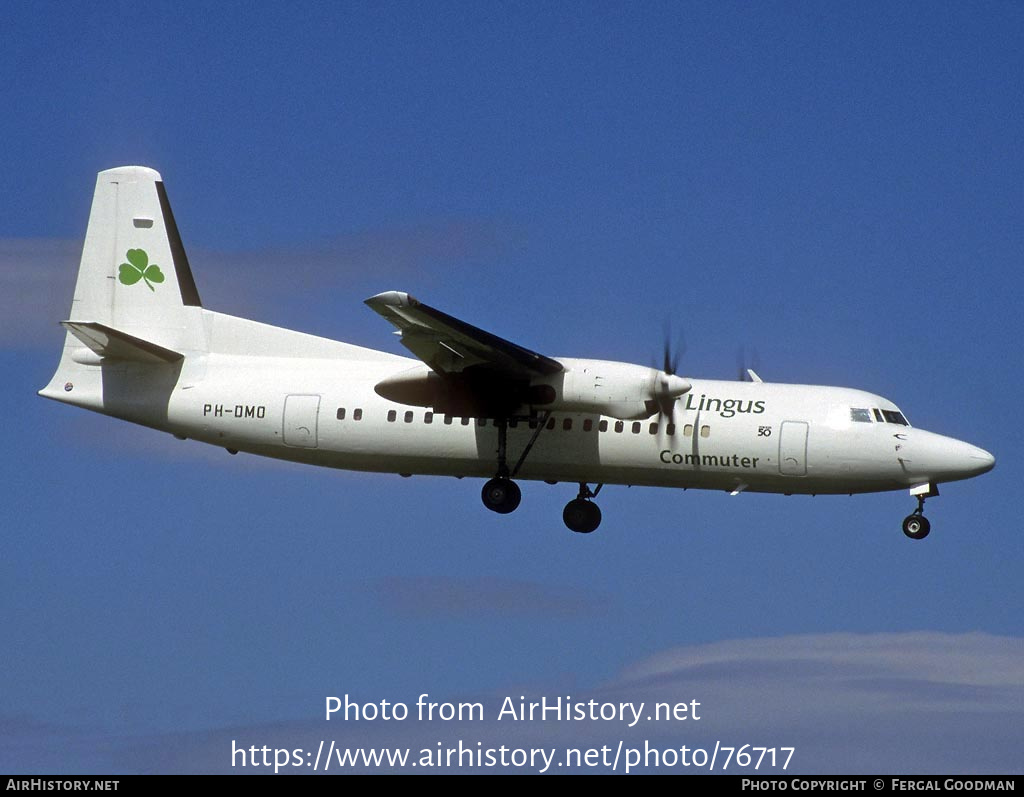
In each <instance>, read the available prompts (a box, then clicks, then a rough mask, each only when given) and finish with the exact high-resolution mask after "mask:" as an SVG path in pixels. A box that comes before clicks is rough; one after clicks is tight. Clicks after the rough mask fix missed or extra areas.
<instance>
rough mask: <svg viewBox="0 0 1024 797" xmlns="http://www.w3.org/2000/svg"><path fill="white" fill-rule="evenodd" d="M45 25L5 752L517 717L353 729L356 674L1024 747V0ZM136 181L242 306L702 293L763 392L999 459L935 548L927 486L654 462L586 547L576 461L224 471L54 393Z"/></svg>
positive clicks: (32, 188) (154, 760) (192, 767)
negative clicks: (90, 262) (113, 196)
mask: <svg viewBox="0 0 1024 797" xmlns="http://www.w3.org/2000/svg"><path fill="white" fill-rule="evenodd" d="M5 22H6V24H5V25H4V32H3V33H2V34H0V37H2V38H0V44H2V46H0V70H2V74H5V75H7V76H8V81H7V85H6V86H5V88H4V92H3V97H4V100H3V105H4V113H3V114H2V115H0V134H2V137H3V140H4V141H6V142H7V146H6V147H5V148H4V151H5V153H6V154H5V155H4V156H0V158H2V164H3V173H4V185H5V186H6V190H5V192H4V193H5V196H6V202H5V207H4V213H3V214H2V215H0V318H2V321H0V361H2V363H3V366H4V372H5V373H6V375H7V378H6V379H5V380H4V385H3V388H0V401H2V407H3V411H4V417H6V418H7V419H8V424H7V431H6V441H7V442H6V444H5V446H4V449H3V450H4V455H3V457H2V458H0V476H2V478H3V482H4V484H5V485H6V489H5V491H4V494H5V498H6V500H5V502H4V510H3V513H2V515H0V517H2V518H3V527H4V529H5V531H6V536H7V546H6V547H7V550H6V555H5V556H4V557H3V558H2V561H0V605H2V607H3V617H4V639H5V643H6V652H5V655H4V656H3V657H2V659H3V660H2V662H0V681H2V683H3V688H2V690H0V740H2V743H0V770H2V771H24V772H41V771H45V772H80V773H81V772H111V771H116V772H137V771H138V772H148V771H161V772H162V771H184V772H189V771H218V770H221V771H230V762H229V752H230V739H232V738H238V739H245V740H251V741H250V742H248V743H253V744H263V743H268V744H274V743H275V742H277V743H280V745H281V746H288V747H294V746H298V744H308V743H309V742H310V740H318V739H321V738H324V739H332V738H333V739H338V740H341V739H347V740H348V741H349V743H352V744H361V743H362V744H370V743H372V744H376V745H383V744H388V743H393V744H411V745H419V744H421V743H422V744H424V745H425V746H429V745H431V744H436V742H437V741H439V740H443V739H448V738H449V737H450V736H451V734H453V733H456V732H457V731H459V732H462V733H463V734H464V738H479V739H489V740H501V739H505V738H508V737H510V736H511V735H512V733H511V731H507V730H506V729H505V728H503V727H501V726H500V725H498V724H497V723H486V724H485V725H481V726H479V727H472V728H468V729H453V728H452V727H431V726H428V725H422V726H421V725H418V724H412V723H408V724H405V725H403V726H401V727H398V726H384V725H377V726H374V727H373V728H372V729H369V730H367V729H366V728H365V726H363V727H349V726H346V725H343V724H340V723H332V724H328V723H325V722H324V721H323V718H322V707H323V701H324V697H325V696H326V695H344V694H346V693H347V694H350V695H353V696H357V697H358V699H360V700H361V701H367V702H372V701H380V700H382V699H388V700H393V701H406V702H414V701H415V699H416V698H417V696H418V695H419V694H421V693H424V692H426V693H429V694H431V695H432V696H436V697H437V698H438V699H446V700H458V699H468V698H473V699H476V698H478V697H480V696H483V697H480V699H483V700H484V701H486V702H487V705H488V706H490V705H492V704H493V703H494V701H495V700H497V701H498V704H500V697H501V696H504V695H507V694H515V695H517V696H518V695H519V694H528V695H537V696H539V695H557V694H568V693H571V694H573V695H579V696H580V697H587V696H590V695H613V696H615V699H617V700H619V699H622V700H640V699H645V698H644V697H643V695H649V697H648V698H647V699H651V700H653V699H655V698H654V696H655V695H658V696H664V699H675V697H674V696H677V695H678V696H680V697H679V699H683V697H685V696H687V695H688V696H689V697H692V698H695V699H698V700H702V702H703V704H704V706H705V711H706V716H707V717H708V719H707V720H706V721H705V722H706V724H705V725H702V726H700V727H699V728H694V727H693V726H689V727H686V728H680V729H669V730H667V731H666V730H665V729H662V730H661V731H659V733H661V734H664V735H665V736H664V738H665V739H667V740H668V741H675V742H679V741H680V740H682V741H683V742H685V741H686V740H687V739H692V740H698V741H699V740H702V739H703V740H705V741H706V740H708V739H714V738H716V735H717V736H721V737H722V741H723V743H726V744H728V743H735V744H736V745H740V744H744V743H747V742H750V743H762V744H776V745H783V744H795V745H796V747H797V752H796V755H795V757H794V762H793V764H792V766H791V771H794V770H795V771H799V772H843V773H846V772H855V771H866V772H876V771H893V772H908V773H909V772H934V771H942V772H990V773H991V772H1010V771H1014V772H1020V771H1021V770H1020V763H1019V762H1020V755H1019V728H1020V727H1021V721H1022V720H1024V716H1022V709H1021V707H1022V706H1024V645H1022V640H1024V620H1022V616H1024V614H1022V612H1021V588H1020V572H1021V569H1022V564H1024V561H1022V560H1024V555H1022V552H1021V545H1020V540H1019V534H1018V532H1019V527H1020V523H1019V519H1018V513H1017V511H1016V510H1017V502H1016V501H1015V500H1014V497H1015V495H1016V488H1017V486H1018V483H1019V481H1020V477H1021V475H1022V474H1021V467H1020V465H1019V457H1018V456H1017V452H1019V451H1020V450H1021V447H1022V445H1024V440H1022V439H1021V433H1020V428H1019V424H1017V423H1016V420H1015V419H1016V418H1017V417H1018V415H1019V401H1018V399H1017V397H1018V396H1019V395H1020V393H1021V387H1022V385H1021V376H1020V365H1021V357H1020V353H1019V351H1020V346H1019V339H1020V337H1021V323H1020V312H1019V308H1018V304H1019V301H1018V297H1019V295H1020V293H1021V277H1020V272H1021V265H1022V253H1024V232H1022V231H1024V224H1022V223H1021V222H1022V210H1024V192H1022V188H1021V186H1022V185H1024V174H1022V172H1024V169H1022V165H1024V155H1022V152H1024V147H1022V146H1021V143H1022V136H1021V133H1022V121H1024V115H1022V96H1021V94H1022V88H1021V86H1022V85H1024V84H1022V81H1021V74H1022V71H1024V69H1022V68H1024V54H1022V52H1024V51H1022V50H1021V48H1020V41H1021V40H1022V34H1024V10H1022V8H1021V6H1020V5H1019V4H1012V3H989V4H984V5H982V6H974V7H970V8H968V7H967V6H957V5H954V4H947V5H934V4H927V5H926V4H920V3H903V4H897V5H895V6H894V5H892V4H873V3H863V4H854V5H852V6H851V5H847V6H839V5H834V4H832V5H822V4H813V3H806V4H802V3H782V4H759V5H756V6H750V5H749V4H729V3H715V4H690V3H669V4H657V3H644V4H640V5H632V4H611V3H588V4H568V3H563V4H555V5H551V4H529V3H515V4H488V5H483V6H482V5H479V4H468V3H435V4H412V3H392V4H383V3H382V4H368V3H366V4H340V3H339V4H328V3H323V4H317V3H289V4H283V5H281V6H280V7H273V6H269V5H268V6H266V7H264V6H253V5H252V4H249V3H235V4H232V3H221V4H215V5H213V6H210V5H207V4H203V5H202V6H199V5H195V6H190V5H189V4H185V5H184V6H183V5H182V4H180V3H176V4H170V3H148V4H145V5H144V6H140V5H139V4H134V3H109V4H102V5H101V6H99V7H98V6H96V5H95V4H84V3H83V4H73V3H20V2H16V3H12V4H9V5H8V6H6V7H5ZM129 163H137V164H142V165H148V166H152V167H154V168H156V169H158V170H160V171H161V172H162V174H163V176H164V179H165V181H166V184H167V187H168V193H169V195H170V199H171V202H172V203H173V206H174V210H175V214H176V217H177V221H178V225H179V227H180V229H181V232H182V235H183V238H184V240H185V245H186V247H187V249H188V252H189V256H190V259H191V261H192V265H193V270H194V272H195V276H196V281H197V283H198V287H199V290H200V294H201V296H202V298H203V301H204V304H205V305H206V306H207V307H209V308H211V309H216V310H220V311H223V312H228V313H233V314H237V315H244V316H246V317H253V318H256V319H258V320H261V321H266V322H269V323H273V324H277V325H281V326H287V327H291V328H296V329H301V330H304V331H309V332H313V333H316V334H320V335H323V336H326V337H333V338H338V339H342V340H347V341H351V342H354V343H358V344H360V345H365V346H371V347H375V348H382V349H386V350H388V351H393V352H399V347H398V346H397V341H396V339H395V338H394V337H393V336H392V335H391V334H390V333H391V328H390V327H389V325H387V324H386V323H385V322H383V320H382V319H380V318H379V317H378V316H376V314H374V313H372V312H370V311H369V310H368V309H367V308H365V307H364V306H363V305H362V300H363V299H365V298H366V297H368V296H370V295H372V294H375V293H378V292H380V291H383V290H391V289H397V290H407V291H410V292H412V293H414V294H416V295H417V296H419V297H420V298H422V299H424V300H425V301H428V302H429V303H430V304H432V305H434V306H437V307H439V308H442V309H444V310H446V311H448V312H450V313H452V314H454V315H457V316H459V317H462V318H465V319H466V320H467V321H470V322H471V323H474V324H477V325H478V326H481V327H484V328H486V329H489V330H491V331H493V332H495V333H497V334H499V335H503V336H505V337H508V338H510V339H512V340H515V341H516V342H518V343H520V344H522V345H524V346H528V347H530V348H533V349H536V350H538V351H542V352H544V353H546V354H549V355H552V356H592V357H601V358H607V359H621V360H627V361H633V362H641V363H650V362H652V360H653V359H654V358H656V357H657V356H659V350H660V345H661V341H660V338H661V335H662V330H663V325H664V321H665V320H666V319H671V321H672V324H673V328H674V329H678V330H681V331H682V332H683V333H684V334H685V338H686V343H687V350H686V356H685V359H684V363H683V368H682V370H683V371H684V372H685V373H687V374H693V375H695V376H704V377H720V378H730V377H731V376H733V375H734V373H735V369H736V352H737V349H738V348H739V347H740V346H745V347H746V348H747V349H748V350H749V349H751V348H755V349H756V351H757V356H758V361H759V366H760V367H759V372H760V373H761V375H762V376H764V377H765V378H766V379H769V380H772V381H788V382H801V383H812V384H815V383H820V384H837V385H847V386H853V387H860V388H863V389H866V390H870V391H872V392H877V393H880V394H882V395H885V396H887V397H888V398H891V399H892V400H893V401H895V402H896V403H897V404H899V405H900V407H901V408H902V409H903V411H904V412H905V413H906V414H907V415H908V417H909V418H910V420H911V422H912V423H914V424H915V425H917V426H922V427H924V428H927V429H931V430H933V431H936V432H940V433H943V434H948V435H951V436H954V437H958V438H961V439H965V440H969V441H971V442H973V443H975V444H977V445H980V446H982V447H984V448H985V449H987V450H989V451H992V452H993V453H994V454H995V455H996V457H997V461H998V465H997V467H996V469H995V470H994V471H993V472H992V473H990V474H987V475H985V476H984V477H982V478H979V479H976V480H973V481H969V482H963V483H958V484H952V485H949V486H948V487H944V488H943V491H942V496H941V497H939V498H937V499H934V500H932V501H930V502H929V504H928V515H929V517H930V518H931V520H932V523H933V532H932V535H931V536H930V537H929V538H928V540H927V541H925V542H923V543H912V542H911V541H909V540H906V539H905V538H904V537H903V535H902V533H901V532H900V529H899V522H900V520H901V519H902V517H903V516H904V515H906V514H907V513H908V512H909V511H910V510H911V509H912V508H913V506H914V502H913V501H912V500H911V499H910V498H909V497H908V496H907V495H906V494H905V493H890V494H882V495H873V496H860V497H854V498H849V497H819V498H810V497H797V496H794V497H790V498H784V497H782V496H756V495H750V496H747V495H744V496H740V497H737V498H730V497H728V496H726V495H724V494H720V493H700V492H693V491H689V492H685V493H683V492H676V491H664V490H662V491H659V490H652V489H639V488H633V489H627V488H625V487H608V488H606V490H605V491H604V492H603V493H602V495H601V507H602V510H603V512H604V518H605V519H604V523H603V525H602V527H601V529H600V530H599V532H598V533H596V534H594V535H591V536H589V537H581V536H579V535H573V534H571V533H569V532H568V531H566V529H565V528H564V527H563V526H562V523H561V519H560V515H561V507H562V505H563V504H564V503H565V501H566V500H568V498H569V497H571V495H570V493H571V492H572V490H570V488H569V487H567V486H565V485H560V486H557V487H551V486H548V485H543V484H540V485H534V484H525V485H524V501H523V505H522V506H521V508H520V509H519V510H518V511H517V512H516V513H514V514H513V515H510V516H508V517H498V516H494V515H492V514H491V513H488V512H487V511H486V510H485V509H484V508H483V507H482V506H481V504H480V501H479V484H477V483H476V482H458V481H455V480H451V479H448V480H445V479H427V478H420V479H409V480H403V479H400V478H398V477H397V476H389V475H368V474H350V473H343V472H326V471H318V470H315V469H308V468H302V467H300V466H294V465H288V464H283V463H275V462H270V461H262V460H258V459H256V458H253V457H247V456H243V455H239V456H238V457H228V456H227V455H225V454H224V453H223V452H222V451H219V450H216V449H207V448H204V447H203V446H201V445H200V444H197V443H184V442H179V441H175V440H173V439H171V438H170V437H169V436H166V435H161V434H158V433H155V432H151V431H148V430H145V429H139V428H133V427H130V426H127V425H123V424H118V423H117V422H115V421H112V420H110V419H106V418H103V417H100V416H94V415H90V414H87V413H85V412H82V411H77V410H74V409H71V408H67V407H62V406H59V405H56V404H52V403H50V402H46V401H43V400H41V399H39V398H37V397H36V396H35V391H36V390H37V389H39V388H40V387H42V386H43V385H44V384H45V383H46V382H47V380H48V379H49V376H50V375H51V373H52V371H53V368H54V367H55V365H56V361H57V358H58V355H59V351H60V346H61V341H62V332H61V330H60V328H59V327H58V326H57V322H58V321H60V320H61V319H63V318H65V317H66V314H67V310H68V307H69V306H70V299H71V291H72V287H73V281H74V274H75V270H76V267H77V258H78V252H79V248H80V245H81V239H82V238H83V236H84V232H85V224H86V221H87V218H88V213H89V204H90V201H91V195H92V189H93V185H94V181H95V173H96V172H98V171H100V170H102V169H106V168H110V167H113V166H118V165H124V164H129ZM723 650H724V651H727V653H728V655H727V656H725V657H723V653H722V651H723ZM687 699H689V698H687ZM495 709H496V705H495ZM516 733H517V734H519V736H517V737H516V738H533V739H535V740H540V742H539V743H552V740H553V739H557V744H559V745H565V744H568V743H569V740H573V739H577V736H578V737H579V738H580V739H582V738H588V739H589V738H600V739H604V740H608V739H611V740H616V741H617V740H618V739H619V738H634V739H638V738H641V737H638V736H636V735H635V734H626V733H620V731H619V729H613V730H609V729H607V728H603V729H601V728H599V729H591V728H587V729H579V730H576V729H573V730H572V731H565V730H564V729H562V730H558V729H552V728H551V727H548V726H546V725H540V724H538V725H535V726H529V727H526V728H523V729H519V730H517V732H516ZM469 734H475V735H474V736H469ZM595 734H596V735H595ZM264 740H267V741H266V742H264ZM295 740H300V741H295ZM368 740H369V741H368ZM602 743H603V742H602Z"/></svg>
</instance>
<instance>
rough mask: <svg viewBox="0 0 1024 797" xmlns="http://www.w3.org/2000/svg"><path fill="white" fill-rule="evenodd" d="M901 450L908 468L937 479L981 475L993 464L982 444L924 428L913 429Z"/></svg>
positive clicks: (910, 470)
mask: <svg viewBox="0 0 1024 797" xmlns="http://www.w3.org/2000/svg"><path fill="white" fill-rule="evenodd" d="M903 451H904V452H905V457H904V458H901V461H902V462H903V466H904V468H906V470H907V471H908V472H911V473H913V474H915V475H919V476H922V477H927V478H928V479H929V480H931V481H937V482H940V481H956V480H958V479H970V478H972V477H974V476H980V475H981V474H982V473H988V472H989V471H990V470H992V468H994V467H995V464H996V458H995V457H993V456H992V455H991V454H990V453H989V452H988V451H986V450H985V449H983V448H978V447H977V446H974V445H971V444H970V443H965V442H963V441H962V440H954V439H953V438H952V437H943V436H942V435H937V434H933V433H931V432H924V431H923V430H915V433H914V434H913V436H912V437H911V438H910V439H909V440H908V444H907V446H906V448H905V449H903Z"/></svg>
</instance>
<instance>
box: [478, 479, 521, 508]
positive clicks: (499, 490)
mask: <svg viewBox="0 0 1024 797" xmlns="http://www.w3.org/2000/svg"><path fill="white" fill-rule="evenodd" d="M480 497H481V498H482V499H483V502H484V506H486V507H487V508H488V509H490V510H491V511H492V512H497V513H498V514H499V515H507V514H508V513H509V512H515V511H516V507H518V506H519V502H520V501H521V500H522V498H523V493H522V491H521V490H520V489H519V485H518V484H516V483H515V482H514V481H512V480H511V479H510V478H508V477H507V476H505V477H504V478H502V477H500V476H498V477H495V478H493V479H491V480H490V481H489V482H487V484H485V485H484V489H483V491H482V492H481V493H480Z"/></svg>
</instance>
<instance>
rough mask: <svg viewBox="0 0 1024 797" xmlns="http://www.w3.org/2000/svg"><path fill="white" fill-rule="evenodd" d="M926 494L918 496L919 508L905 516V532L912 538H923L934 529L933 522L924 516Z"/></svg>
mask: <svg viewBox="0 0 1024 797" xmlns="http://www.w3.org/2000/svg"><path fill="white" fill-rule="evenodd" d="M925 498H926V496H924V495H919V496H917V509H915V510H914V511H913V512H912V513H911V514H909V515H907V516H906V517H905V518H903V533H904V534H906V535H907V536H908V537H910V539H912V540H923V539H924V538H925V537H927V536H928V532H930V531H931V530H932V524H931V523H929V522H928V518H926V517H925V516H924V499H925Z"/></svg>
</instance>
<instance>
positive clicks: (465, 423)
mask: <svg viewBox="0 0 1024 797" xmlns="http://www.w3.org/2000/svg"><path fill="white" fill-rule="evenodd" d="M462 425H463V426H469V418H463V419H462Z"/></svg>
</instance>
